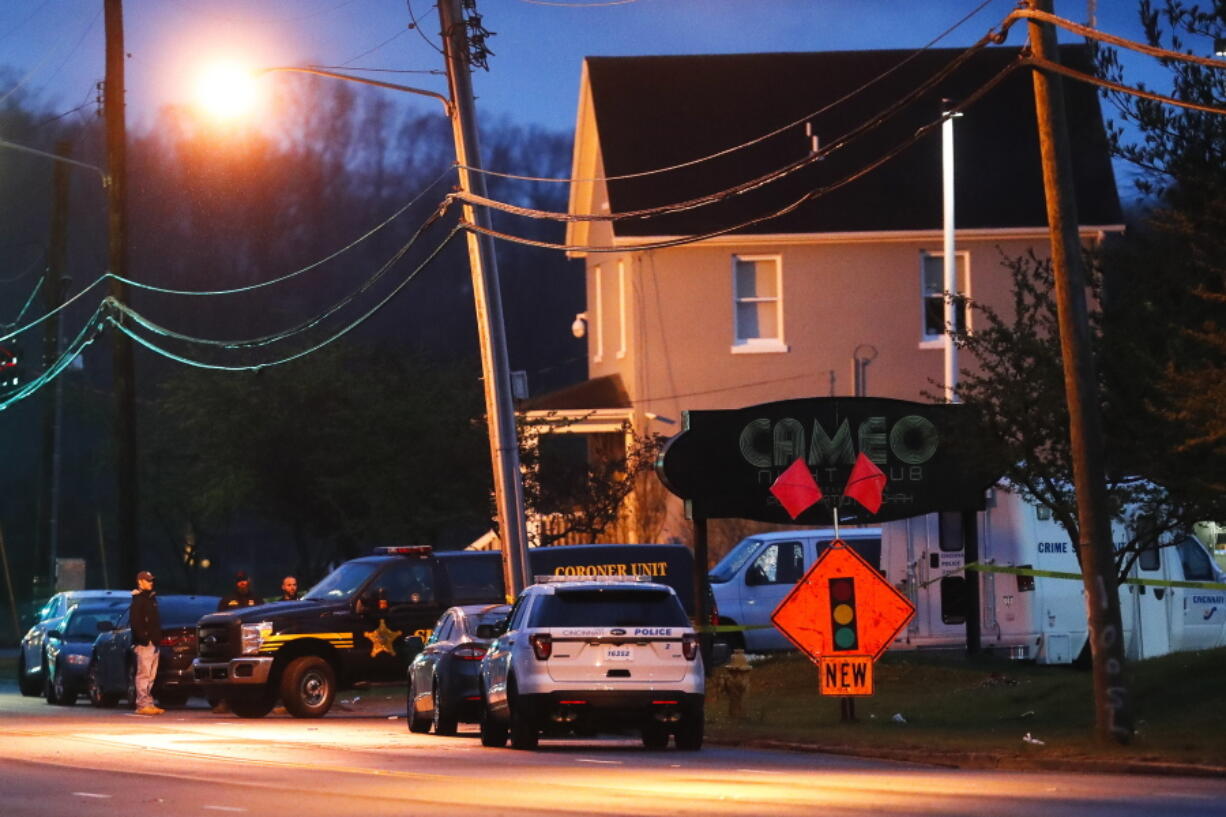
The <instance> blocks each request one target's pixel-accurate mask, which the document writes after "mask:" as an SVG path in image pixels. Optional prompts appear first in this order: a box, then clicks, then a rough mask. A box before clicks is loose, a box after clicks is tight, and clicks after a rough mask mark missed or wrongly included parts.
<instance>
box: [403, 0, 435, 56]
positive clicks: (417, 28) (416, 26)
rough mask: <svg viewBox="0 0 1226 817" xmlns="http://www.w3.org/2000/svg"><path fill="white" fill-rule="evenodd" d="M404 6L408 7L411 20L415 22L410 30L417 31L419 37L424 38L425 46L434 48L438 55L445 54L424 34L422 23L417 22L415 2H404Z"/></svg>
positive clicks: (410, 26)
mask: <svg viewBox="0 0 1226 817" xmlns="http://www.w3.org/2000/svg"><path fill="white" fill-rule="evenodd" d="M404 5H405V7H406V8H407V9H408V10H409V19H410V20H412V21H413V22H412V23H411V24H410V25H409V28H411V29H413V30H414V31H416V32H417V33H418V35H419V36H420V37H421V38H422V40H423V41H424V42H425V44H426V45H428V46H430V47H431V48H433V49H434V50H435V51H437V52H438V53H440V54H442V53H443V49H441V48H439V47H438V46H437V45H435V44H434V41H433V40H431V39H430V38H429V37H427V36H426V32H424V31H422V30H421V23H419V22H417V15H416V14H414V13H413V0H404Z"/></svg>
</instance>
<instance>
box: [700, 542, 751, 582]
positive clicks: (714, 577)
mask: <svg viewBox="0 0 1226 817" xmlns="http://www.w3.org/2000/svg"><path fill="white" fill-rule="evenodd" d="M760 544H762V542H761V540H760V539H742V540H741V542H740V544H738V545H737V546H736V547H734V548H733V549H732V550H730V551H728V553H727V555H725V556H724V558H722V559H720V560H719V564H717V565H716V566H715V567H713V568H712V569H711V573H710V576H711V581H713V582H715V583H716V584H723V583H724V582H727V581H731V580H732V577H733V576H735V575H736V574H737V573H738V572H740V570H741V568H742V567H743V566H744V565H745V563H746V562H747V561H749V557H750V556H752V555H753V553H754V551H755V550H757V549H758V545H760Z"/></svg>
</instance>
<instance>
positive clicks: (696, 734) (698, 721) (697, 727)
mask: <svg viewBox="0 0 1226 817" xmlns="http://www.w3.org/2000/svg"><path fill="white" fill-rule="evenodd" d="M704 717H705V716H704V712H703V705H702V703H701V702H700V703H697V704H695V705H693V706H691V707H689V708H687V709H686V711H685V717H683V718H682V719H681V723H680V724H679V725H678V727H677V748H678V749H681V750H683V751H687V752H696V751H698V750H699V749H701V748H702V737H703V731H704V728H705V723H704Z"/></svg>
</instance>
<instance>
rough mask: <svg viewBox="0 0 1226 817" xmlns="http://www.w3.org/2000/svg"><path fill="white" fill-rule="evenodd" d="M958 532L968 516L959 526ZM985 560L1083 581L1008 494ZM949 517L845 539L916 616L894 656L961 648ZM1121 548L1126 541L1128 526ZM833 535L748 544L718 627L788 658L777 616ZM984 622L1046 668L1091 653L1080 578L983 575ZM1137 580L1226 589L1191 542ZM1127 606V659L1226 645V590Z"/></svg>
mask: <svg viewBox="0 0 1226 817" xmlns="http://www.w3.org/2000/svg"><path fill="white" fill-rule="evenodd" d="M949 518H950V520H951V522H953V524H955V525H956V524H957V521H958V517H957V516H956V515H953V516H951V517H949ZM978 524H979V557H980V561H981V562H991V563H993V564H995V565H998V566H1002V567H1018V568H1024V569H1031V570H1034V571H1039V572H1058V573H1073V574H1077V573H1080V567H1079V566H1078V563H1077V556H1076V554H1075V553H1074V551H1073V548H1072V545H1071V544H1070V543H1069V538H1068V534H1067V533H1066V532H1065V531H1064V529H1063V528H1062V527H1060V525H1059V524H1058V523H1056V522H1055V521H1054V520H1053V519H1052V518H1051V515H1050V513H1048V512H1047V511H1046V509H1045V508H1040V507H1036V506H1034V505H1031V504H1029V503H1027V502H1025V501H1023V500H1022V499H1021V498H1020V497H1018V496H1017V495H1015V494H1013V493H1010V492H1009V491H1006V490H1003V489H1001V488H995V489H993V490H992V492H991V495H990V498H989V500H988V502H987V509H986V510H985V511H983V512H981V513H980V514H979V520H978ZM941 529H942V525H941V515H939V514H928V515H925V516H918V517H915V518H912V519H906V520H901V521H897V522H887V523H884V524H883V525H881V526H880V527H876V528H845V529H843V530H842V531H840V534H841V537H842V539H843V540H844V541H845V542H847V544H848V545H849V546H851V547H852V548H853V549H855V550H856V551H857V552H858V553H860V555H862V556H864V557H865V558H866V559H868V561H869V563H870V564H874V565H876V566H878V568H879V569H880V570H881V571H882V572H883V574H884V575H885V577H886V579H887V580H888V581H889V582H890V583H892V584H893V585H894V586H895V587H897V588H898V589H899V590H900V591H902V592H903V594H904V595H906V596H907V597H908V598H909V599H910V600H911V602H912V603H913V604H914V605H915V607H916V615H915V618H914V619H912V621H911V624H910V625H909V626H908V627H907V629H906V630H904V631H903V632H902V633H900V634H899V635H898V638H897V639H896V641H895V643H894V645H893V648H895V649H898V648H908V647H911V648H924V647H959V646H962V645H965V643H966V620H965V614H964V606H965V601H964V600H965V594H966V579H965V577H964V573H963V572H962V570H961V568H962V567H963V566H964V565H965V564H966V556H965V551H964V549H963V543H962V540H961V537H960V536H958V535H954V536H946V537H942V536H941V532H942V530H941ZM1115 536H1116V539H1117V541H1120V540H1123V539H1124V532H1123V530H1122V529H1120V528H1119V527H1118V526H1117V527H1116V530H1115ZM833 538H834V531H833V530H831V529H815V530H798V531H776V532H771V533H765V534H759V535H755V536H751V537H749V538H747V539H744V540H742V541H741V542H740V543H739V544H737V545H736V546H735V547H734V548H733V549H732V550H731V551H729V553H728V555H727V556H725V557H724V559H723V560H721V561H720V563H719V564H717V565H716V566H715V568H714V569H712V571H711V587H712V590H713V592H714V595H715V599H716V602H717V603H718V606H719V612H720V623H721V624H724V625H735V626H742V627H745V628H746V629H745V630H743V631H734V632H732V633H731V634H730V637H731V639H732V640H733V641H737V640H739V641H740V642H741V643H740V644H737V643H734V644H733V646H734V647H735V646H741V645H742V644H743V646H744V647H745V649H747V650H749V651H751V652H752V651H761V650H780V649H789V648H790V647H791V644H790V643H789V642H788V641H787V639H786V638H784V637H783V635H782V634H780V633H779V631H778V630H776V629H775V628H774V627H772V626H771V625H770V614H771V612H772V611H773V610H774V608H775V607H776V606H777V605H778V604H779V602H780V601H782V600H783V598H784V597H785V596H786V595H787V593H788V591H789V590H790V589H791V587H792V585H793V584H794V583H795V582H796V581H798V580H799V579H800V577H801V576H803V575H804V572H805V571H806V570H808V569H809V567H810V566H811V565H812V564H813V562H814V560H815V559H816V558H817V556H818V555H819V554H820V553H821V551H822V550H824V549H825V548H826V547H828V546H829V543H830V541H831V540H833ZM979 575H980V599H981V605H982V606H981V609H980V622H981V628H980V629H981V634H982V636H981V637H982V644H983V646H984V648H985V649H991V650H994V651H999V652H1003V653H1004V654H1006V655H1009V656H1010V657H1013V658H1017V659H1028V660H1034V661H1037V662H1038V663H1041V664H1068V663H1071V662H1073V661H1075V660H1076V659H1077V658H1079V657H1080V656H1081V655H1082V650H1083V649H1084V648H1085V647H1086V644H1087V628H1086V614H1085V591H1084V589H1083V587H1082V582H1081V581H1080V580H1079V579H1060V578H1051V577H1046V576H1030V575H1013V574H1006V573H992V572H981V573H980V574H979ZM1129 577H1130V578H1134V579H1142V580H1158V581H1179V582H1184V581H1188V582H1205V583H1210V584H1214V583H1222V582H1223V581H1226V576H1224V575H1223V573H1222V571H1221V569H1220V568H1218V567H1217V566H1216V565H1215V564H1214V562H1213V559H1212V558H1210V556H1209V553H1208V552H1207V551H1206V550H1205V548H1204V546H1203V545H1202V544H1201V543H1200V541H1199V540H1197V539H1196V538H1195V537H1193V536H1185V537H1181V538H1179V539H1177V540H1176V541H1175V542H1174V544H1172V545H1170V546H1167V547H1162V548H1156V549H1152V550H1148V551H1146V552H1144V553H1142V554H1141V556H1140V557H1139V558H1138V559H1137V560H1136V563H1135V564H1134V566H1133V568H1132V570H1131V571H1130V574H1129ZM1120 608H1121V617H1122V619H1123V626H1124V637H1125V647H1126V650H1127V655H1128V657H1129V658H1131V659H1134V660H1137V659H1143V658H1153V657H1155V656H1159V655H1165V654H1167V653H1170V652H1177V651H1182V650H1200V649H1208V648H1211V647H1217V646H1222V645H1226V590H1220V589H1212V588H1204V589H1193V588H1183V587H1159V586H1152V585H1134V584H1124V585H1121V587H1120Z"/></svg>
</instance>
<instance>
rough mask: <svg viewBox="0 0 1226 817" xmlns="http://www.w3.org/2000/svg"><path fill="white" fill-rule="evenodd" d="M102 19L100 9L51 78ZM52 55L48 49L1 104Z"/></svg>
mask: <svg viewBox="0 0 1226 817" xmlns="http://www.w3.org/2000/svg"><path fill="white" fill-rule="evenodd" d="M101 17H102V8H101V7H99V8H98V11H97V12H96V13H95V14H94V19H93V20H91V21H90V22H89V25H87V26H86V27H85V28H84V30H82V31H81V36H80V37H78V38H77V41H76V43H74V44H73V46H72V48H70V49H68V53H67V54H66V55H64V59H63V60H61V61H60V64H59V65H58V66H56V68H55V70H54V71H52V72H51V76H55V75H56V74H58V73H59V72H60V71H61V70H62V69H63V68H64V65H65V64H67V62H68V60H69V59H71V58H72V55H73V54H75V53H76V52H77V49H78V48H80V47H81V43H83V42H85V38H86V37H88V36H89V33H90V32H91V31H93V30H94V26H96V25H98V20H99V19H101ZM52 53H53V52H52V51H51V50H50V49H48V50H47V52H46V53H45V54H44V55H43V58H42V59H40V60H39V61H38V62H36V63H35V64H34V67H33V68H31V69H30V70H29V71H27V72H26V75H25V76H24V77H22V78H21V79H19V80H18V81H17V84H16V85H14V86H13V87H12V88H10V89H9V90H8V91H7V92H5V93H4V94H3V95H0V102H4V101H5V100H6V99H8V98H9V97H10V96H12V95H13V94H15V93H17V91H18V90H19V89H20V88H21V87H22V86H24V85H25V84H26V83H27V82H28V81H29V80H30V77H32V76H34V74H36V73H37V72H38V69H40V68H42V67H43V63H45V62H46V61H47V60H49V59H51V56H52Z"/></svg>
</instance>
